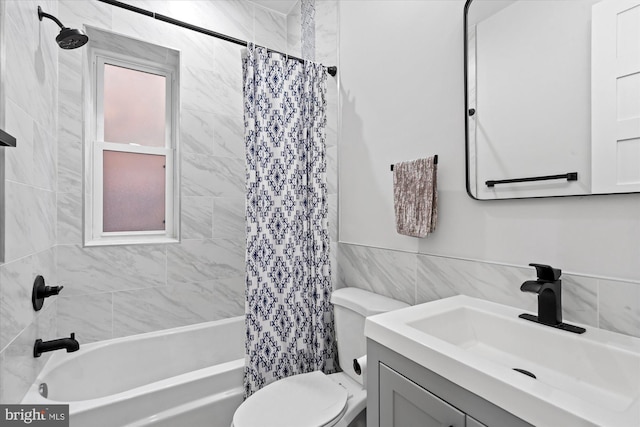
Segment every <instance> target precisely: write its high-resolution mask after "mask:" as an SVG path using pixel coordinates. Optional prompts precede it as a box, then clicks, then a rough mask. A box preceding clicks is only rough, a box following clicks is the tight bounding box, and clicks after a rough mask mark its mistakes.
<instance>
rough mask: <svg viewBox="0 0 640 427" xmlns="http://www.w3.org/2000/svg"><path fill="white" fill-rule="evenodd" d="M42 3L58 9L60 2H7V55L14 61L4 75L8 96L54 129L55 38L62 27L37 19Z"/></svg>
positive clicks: (48, 128)
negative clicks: (35, 17) (38, 9)
mask: <svg viewBox="0 0 640 427" xmlns="http://www.w3.org/2000/svg"><path fill="white" fill-rule="evenodd" d="M38 5H41V6H42V7H43V9H44V10H45V11H46V10H49V11H51V12H53V13H56V12H57V3H56V2H50V1H49V2H36V1H35V0H25V1H11V2H7V3H6V15H7V19H6V22H5V26H6V29H5V53H6V57H7V58H11V64H10V66H8V67H6V69H5V70H4V71H5V75H4V76H3V79H5V90H6V99H8V100H12V101H13V102H15V103H16V104H17V105H19V106H20V108H22V109H23V110H24V111H28V112H29V114H30V115H31V116H32V118H33V119H34V120H35V121H36V122H37V123H38V124H39V125H40V126H42V127H43V128H44V129H45V131H47V132H50V133H54V132H55V131H56V116H57V110H56V108H55V105H56V104H57V80H58V78H57V69H58V68H57V55H58V51H57V50H58V49H59V48H58V46H57V44H56V43H55V42H54V43H52V42H51V40H55V37H56V36H57V35H58V31H57V30H58V28H57V27H56V26H55V25H48V24H49V23H47V22H40V21H39V20H38V19H34V16H37V8H38ZM47 6H48V7H47ZM51 12H50V13H51ZM34 94H37V95H38V96H33V95H34Z"/></svg>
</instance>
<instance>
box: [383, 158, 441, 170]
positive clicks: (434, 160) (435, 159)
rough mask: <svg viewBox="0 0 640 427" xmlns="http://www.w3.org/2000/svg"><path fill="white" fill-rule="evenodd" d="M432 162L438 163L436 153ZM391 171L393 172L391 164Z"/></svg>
mask: <svg viewBox="0 0 640 427" xmlns="http://www.w3.org/2000/svg"><path fill="white" fill-rule="evenodd" d="M433 163H435V164H436V165H437V164H438V155H437V154H436V155H435V156H433ZM391 172H393V165H391Z"/></svg>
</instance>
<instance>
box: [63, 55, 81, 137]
mask: <svg viewBox="0 0 640 427" xmlns="http://www.w3.org/2000/svg"><path fill="white" fill-rule="evenodd" d="M58 68H59V76H58V138H59V140H60V141H61V142H67V141H80V140H82V121H81V120H80V118H81V117H82V52H81V51H80V50H70V51H69V52H65V54H64V55H61V56H60V61H59V64H58Z"/></svg>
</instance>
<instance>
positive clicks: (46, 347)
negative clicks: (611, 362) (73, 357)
mask: <svg viewBox="0 0 640 427" xmlns="http://www.w3.org/2000/svg"><path fill="white" fill-rule="evenodd" d="M63 348H64V349H66V350H67V353H71V352H74V351H78V350H80V343H79V342H78V341H76V334H75V332H71V337H69V338H60V339H57V340H51V341H42V340H41V339H37V340H36V343H35V344H34V345H33V357H40V355H41V354H42V353H46V352H48V351H54V350H60V349H63Z"/></svg>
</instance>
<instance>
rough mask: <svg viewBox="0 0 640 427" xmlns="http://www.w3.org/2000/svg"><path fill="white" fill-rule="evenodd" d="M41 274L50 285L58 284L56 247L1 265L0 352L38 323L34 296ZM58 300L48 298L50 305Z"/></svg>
mask: <svg viewBox="0 0 640 427" xmlns="http://www.w3.org/2000/svg"><path fill="white" fill-rule="evenodd" d="M38 275H41V276H43V277H44V279H45V281H46V283H47V284H49V285H55V284H57V282H58V277H57V274H56V249H55V248H49V249H47V250H45V251H42V252H39V253H34V254H32V255H29V256H26V257H23V258H20V259H18V260H16V261H13V262H9V263H5V264H2V265H0V284H1V285H0V322H1V323H0V326H1V327H0V351H2V349H4V348H5V347H6V346H7V345H8V344H9V343H10V342H11V340H12V339H14V337H16V336H17V335H18V334H20V332H21V331H23V330H24V329H26V328H27V327H29V325H30V324H31V323H32V322H34V321H36V320H37V316H38V313H37V312H36V311H34V310H33V306H32V304H31V293H32V290H33V282H34V280H35V278H36V276H38ZM55 300H56V297H50V298H49V299H47V306H49V305H52V304H54V303H55Z"/></svg>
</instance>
